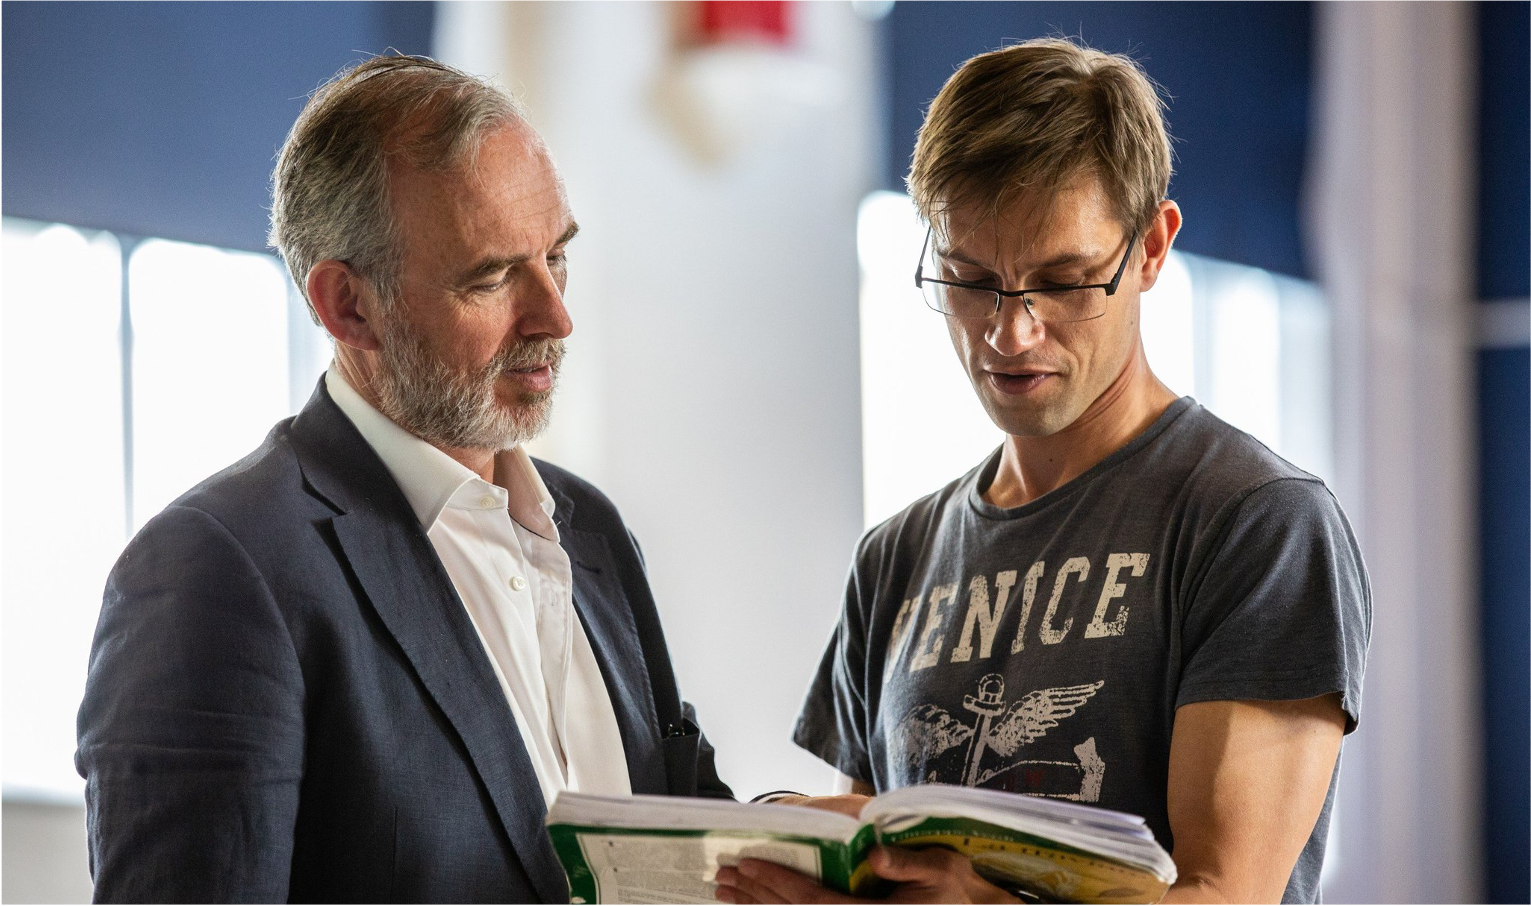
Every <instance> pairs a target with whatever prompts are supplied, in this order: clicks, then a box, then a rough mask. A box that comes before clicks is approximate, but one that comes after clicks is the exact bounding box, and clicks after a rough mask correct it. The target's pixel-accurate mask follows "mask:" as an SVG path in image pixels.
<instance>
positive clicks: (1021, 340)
mask: <svg viewBox="0 0 1531 906" xmlns="http://www.w3.org/2000/svg"><path fill="white" fill-rule="evenodd" d="M1046 336H1047V333H1046V331H1045V330H1044V329H1043V327H1042V322H1041V321H1039V320H1037V317H1036V315H1033V314H1032V313H1031V308H1030V307H1029V306H1028V305H1027V304H1026V299H1025V298H1024V297H1018V298H1013V299H1005V298H1002V299H1000V302H999V311H997V312H995V313H994V320H993V321H991V322H990V323H989V329H988V331H987V332H986V333H985V334H984V339H985V340H987V341H988V343H989V345H990V346H991V347H993V348H994V351H995V352H997V353H999V354H1000V355H1003V356H1016V355H1020V354H1021V353H1023V352H1025V351H1026V350H1028V349H1031V348H1032V347H1034V346H1036V345H1037V344H1039V343H1041V342H1042V340H1043V339H1045V338H1046Z"/></svg>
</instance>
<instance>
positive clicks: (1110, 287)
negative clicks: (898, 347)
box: [914, 226, 1138, 323]
mask: <svg viewBox="0 0 1531 906" xmlns="http://www.w3.org/2000/svg"><path fill="white" fill-rule="evenodd" d="M935 231H936V228H935V227H934V226H932V227H929V228H928V229H926V230H925V244H924V245H922V246H920V261H919V264H917V265H915V268H914V285H915V288H916V289H923V288H924V285H925V284H926V283H939V284H941V285H942V286H955V287H957V288H958V289H971V290H977V291H979V292H985V293H992V294H993V295H994V311H991V312H989V313H988V314H986V315H983V317H985V318H992V317H994V315H995V314H996V313H998V312H999V309H1000V306H1001V305H1003V304H1004V302H1003V300H1005V299H1017V298H1019V299H1020V300H1021V301H1023V302H1025V303H1026V311H1027V313H1028V314H1029V313H1031V300H1030V299H1027V298H1026V296H1027V295H1029V294H1031V293H1055V292H1058V291H1060V290H1067V291H1069V292H1073V291H1075V290H1081V289H1103V290H1105V291H1106V295H1107V296H1108V297H1109V296H1114V295H1116V289H1117V287H1118V286H1120V285H1121V282H1122V275H1123V274H1125V273H1126V272H1127V259H1129V258H1131V257H1132V249H1133V247H1134V246H1136V245H1137V243H1138V234H1137V233H1133V234H1132V236H1131V237H1130V238H1129V239H1128V240H1127V251H1125V252H1123V253H1122V263H1121V264H1118V265H1117V266H1116V273H1115V274H1112V275H1111V282H1109V283H1085V284H1080V285H1077V286H1035V287H1031V288H1030V289H995V288H994V287H992V286H979V285H978V284H976V283H960V282H957V281H955V280H937V279H936V278H935V277H927V276H925V253H926V252H928V251H930V237H931V236H933V235H935ZM935 311H937V312H940V313H941V314H943V315H945V316H947V317H948V318H960V319H962V320H968V321H976V320H978V317H977V316H964V315H954V314H952V313H951V312H949V311H941V309H939V308H937V309H935ZM1104 314H1105V311H1104V310H1102V311H1101V313H1100V314H1099V315H1091V316H1090V317H1088V318H1081V319H1080V320H1082V321H1093V320H1095V319H1096V318H1099V317H1101V315H1104ZM1032 317H1035V315H1034V314H1033V315H1032ZM1068 323H1078V322H1068Z"/></svg>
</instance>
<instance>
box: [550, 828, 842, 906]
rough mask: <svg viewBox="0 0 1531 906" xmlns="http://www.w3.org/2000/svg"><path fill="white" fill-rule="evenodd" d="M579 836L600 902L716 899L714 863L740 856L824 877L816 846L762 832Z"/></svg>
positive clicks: (733, 860)
mask: <svg viewBox="0 0 1531 906" xmlns="http://www.w3.org/2000/svg"><path fill="white" fill-rule="evenodd" d="M578 841H579V848H580V852H581V854H582V855H583V856H584V858H585V864H586V865H587V866H588V867H589V869H590V872H591V874H592V875H594V877H595V885H596V902H599V903H715V902H717V900H715V899H714V898H713V895H712V894H713V890H714V887H713V882H714V879H715V878H716V876H717V873H718V867H719V866H720V865H736V864H738V862H739V860H740V859H742V858H751V859H764V860H766V861H769V862H775V863H776V864H778V865H785V866H787V867H788V868H791V869H794V870H796V871H800V872H802V873H803V874H805V875H808V876H809V877H812V878H819V877H821V876H822V874H821V868H820V865H819V848H818V847H817V846H814V845H812V844H808V843H794V842H789V841H783V840H777V839H773V838H771V837H766V836H753V835H735V834H727V835H724V834H705V835H694V834H685V835H671V834H634V833H622V834H600V833H580V834H578ZM575 902H576V903H578V902H581V900H580V899H579V898H575Z"/></svg>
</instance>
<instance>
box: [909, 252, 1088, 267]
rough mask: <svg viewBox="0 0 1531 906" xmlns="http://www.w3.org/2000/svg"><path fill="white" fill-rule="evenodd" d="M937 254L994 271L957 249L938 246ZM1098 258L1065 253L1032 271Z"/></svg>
mask: <svg viewBox="0 0 1531 906" xmlns="http://www.w3.org/2000/svg"><path fill="white" fill-rule="evenodd" d="M936 254H937V255H939V256H941V257H942V258H945V259H946V260H948V261H956V262H958V263H959V264H967V265H971V266H972V267H980V268H983V269H984V270H991V269H992V268H990V267H989V265H987V264H985V263H983V262H982V261H977V260H974V259H972V258H969V257H968V256H966V255H964V254H962V253H961V252H959V251H956V250H955V249H943V248H941V247H940V246H937V247H936ZM1097 257H1098V256H1096V255H1088V254H1085V253H1084V252H1063V253H1061V254H1057V255H1054V256H1053V257H1051V258H1049V259H1047V260H1046V261H1040V262H1038V263H1036V264H1034V265H1032V268H1031V269H1032V270H1038V271H1040V270H1047V269H1048V268H1055V267H1068V266H1070V265H1074V264H1081V263H1084V264H1089V263H1091V262H1093V261H1095V260H1096V258H1097Z"/></svg>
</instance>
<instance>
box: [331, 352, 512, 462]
mask: <svg viewBox="0 0 1531 906" xmlns="http://www.w3.org/2000/svg"><path fill="white" fill-rule="evenodd" d="M337 345H338V344H337ZM335 365H336V367H337V368H338V370H339V371H340V374H341V376H342V377H344V378H345V379H346V383H348V384H350V385H351V388H352V389H353V390H355V391H356V392H357V393H358V394H360V395H361V398H362V399H364V400H366V401H367V405H369V406H371V407H372V408H374V409H376V410H377V411H379V412H383V407H382V406H380V405H378V395H377V388H376V386H375V385H374V382H373V380H372V377H373V374H374V373H375V371H374V368H373V367H372V366H371V363H369V362H365V361H358V360H357V359H356V358H353V357H352V356H349V355H345V354H344V353H343V352H342V351H340V350H337V352H336V355H335ZM383 417H385V418H389V419H390V420H392V417H391V416H389V415H388V413H386V412H383ZM394 424H398V423H397V422H394ZM399 427H401V428H404V430H405V431H409V428H407V427H405V426H404V425H399ZM410 433H411V434H414V432H413V431H410ZM416 436H417V437H418V436H419V435H416ZM421 439H422V440H424V438H421ZM426 443H429V444H431V446H433V447H435V448H436V449H438V450H440V451H441V452H443V453H445V454H446V455H448V456H450V457H452V458H453V459H454V460H456V461H457V462H459V463H461V464H462V465H463V467H464V468H466V469H468V470H469V471H471V472H473V473H474V474H476V475H478V477H480V478H482V479H484V480H485V481H487V482H489V483H490V484H493V483H494V463H495V455H494V451H493V450H487V449H482V448H479V447H462V448H459V447H443V446H441V445H440V444H437V443H432V442H431V441H428V440H427V441H426Z"/></svg>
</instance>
